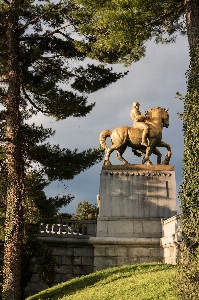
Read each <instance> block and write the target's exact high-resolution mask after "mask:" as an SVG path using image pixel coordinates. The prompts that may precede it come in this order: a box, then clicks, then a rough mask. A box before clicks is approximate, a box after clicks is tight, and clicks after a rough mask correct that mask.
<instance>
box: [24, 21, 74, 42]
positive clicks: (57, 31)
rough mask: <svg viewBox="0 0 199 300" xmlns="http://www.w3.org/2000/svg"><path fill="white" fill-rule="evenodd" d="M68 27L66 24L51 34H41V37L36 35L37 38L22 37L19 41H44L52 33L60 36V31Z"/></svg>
mask: <svg viewBox="0 0 199 300" xmlns="http://www.w3.org/2000/svg"><path fill="white" fill-rule="evenodd" d="M68 26H70V24H66V25H63V26H61V27H59V28H57V29H55V30H54V31H51V32H48V33H46V34H43V35H38V36H34V37H30V36H29V37H23V38H21V39H20V41H26V40H39V39H45V38H47V37H49V36H52V35H53V34H54V33H60V34H62V33H61V32H59V31H60V30H61V29H64V28H66V27H68Z"/></svg>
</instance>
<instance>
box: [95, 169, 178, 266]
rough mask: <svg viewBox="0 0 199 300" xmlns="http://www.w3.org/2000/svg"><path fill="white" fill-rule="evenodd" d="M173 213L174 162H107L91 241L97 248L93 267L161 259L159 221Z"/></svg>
mask: <svg viewBox="0 0 199 300" xmlns="http://www.w3.org/2000/svg"><path fill="white" fill-rule="evenodd" d="M175 214H176V180H175V171H174V167H173V166H167V165H123V166H112V165H111V166H103V167H102V171H101V178H100V213H99V217H98V220H97V236H96V238H92V241H91V242H92V243H93V245H94V246H95V269H96V270H99V269H103V268H108V267H110V266H117V265H121V264H130V263H139V262H151V261H162V248H161V247H160V238H161V237H162V225H161V220H162V219H167V218H170V217H172V216H174V215H175ZM116 240H118V243H117V246H116V242H115V241H116ZM152 240H153V243H152V242H151V241H152ZM113 241H114V243H113ZM127 248H128V251H126V250H125V251H124V249H127ZM138 248H139V251H138ZM110 249H112V250H110ZM113 249H114V253H115V254H114V255H112V254H111V253H113ZM122 249H123V250H122ZM152 249H154V250H153V251H152ZM111 251H112V252H111ZM127 252H128V253H129V254H128V255H127ZM152 252H153V253H152ZM124 253H126V254H125V255H124ZM113 257H114V259H113ZM110 261H112V263H110ZM124 262H126V263H124Z"/></svg>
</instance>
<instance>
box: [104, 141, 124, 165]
mask: <svg viewBox="0 0 199 300" xmlns="http://www.w3.org/2000/svg"><path fill="white" fill-rule="evenodd" d="M119 147H121V145H118V144H113V145H112V146H111V147H109V148H107V149H106V156H105V158H104V164H105V165H111V162H110V160H109V158H110V155H111V153H112V152H113V151H114V150H117V149H118V148H119Z"/></svg>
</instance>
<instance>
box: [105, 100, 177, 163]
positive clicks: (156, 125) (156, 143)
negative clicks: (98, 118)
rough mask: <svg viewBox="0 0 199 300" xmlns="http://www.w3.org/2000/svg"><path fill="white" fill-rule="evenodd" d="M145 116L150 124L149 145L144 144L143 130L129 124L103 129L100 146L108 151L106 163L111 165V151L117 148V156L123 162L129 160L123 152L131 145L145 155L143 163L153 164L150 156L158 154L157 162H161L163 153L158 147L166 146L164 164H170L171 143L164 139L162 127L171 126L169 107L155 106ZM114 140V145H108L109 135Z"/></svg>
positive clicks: (135, 151)
mask: <svg viewBox="0 0 199 300" xmlns="http://www.w3.org/2000/svg"><path fill="white" fill-rule="evenodd" d="M145 116H146V117H147V121H146V124H148V126H149V134H148V138H147V139H148V147H145V146H142V145H141V142H142V130H141V129H139V128H133V127H128V126H120V127H117V128H115V129H114V130H113V131H110V130H103V131H102V132H101V134H100V146H101V148H102V149H104V150H105V151H106V156H105V159H104V164H105V165H111V162H110V160H109V158H110V155H111V153H112V152H113V151H114V150H117V154H116V157H117V158H118V159H119V160H120V161H121V162H122V163H123V164H128V162H127V161H126V160H125V159H124V158H123V156H122V155H123V153H124V151H125V150H126V148H127V147H131V148H132V151H133V153H134V154H135V155H137V156H143V160H142V163H143V164H144V163H145V162H146V163H147V165H148V164H152V162H151V161H150V159H149V156H150V155H151V154H152V153H153V154H155V155H157V164H160V163H161V157H162V154H161V153H160V151H159V150H158V149H157V147H166V148H167V150H168V152H167V154H166V156H165V160H164V161H163V162H162V164H165V165H168V164H169V160H170V157H171V154H172V153H171V147H170V145H169V144H167V143H165V142H163V141H162V128H163V127H166V128H168V126H169V114H168V109H166V108H161V107H158V106H156V107H154V108H151V109H149V110H148V111H147V112H146V113H145ZM109 136H110V138H111V141H112V146H110V147H107V146H106V138H107V137H109Z"/></svg>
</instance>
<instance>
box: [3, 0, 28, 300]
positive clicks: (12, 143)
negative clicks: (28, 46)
mask: <svg viewBox="0 0 199 300" xmlns="http://www.w3.org/2000/svg"><path fill="white" fill-rule="evenodd" d="M15 6H16V4H15V2H14V1H13V2H12V4H10V10H9V13H8V27H7V48H8V97H7V100H6V106H7V107H6V108H7V120H6V139H7V168H8V192H7V209H6V222H5V230H6V232H5V248H4V283H3V292H2V297H3V299H4V300H5V299H6V300H8V299H9V300H11V299H13V300H20V299H21V291H20V280H21V245H22V241H23V194H24V170H23V156H22V137H21V117H20V111H19V104H20V72H19V55H18V53H19V42H18V17H17V10H16V8H15Z"/></svg>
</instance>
